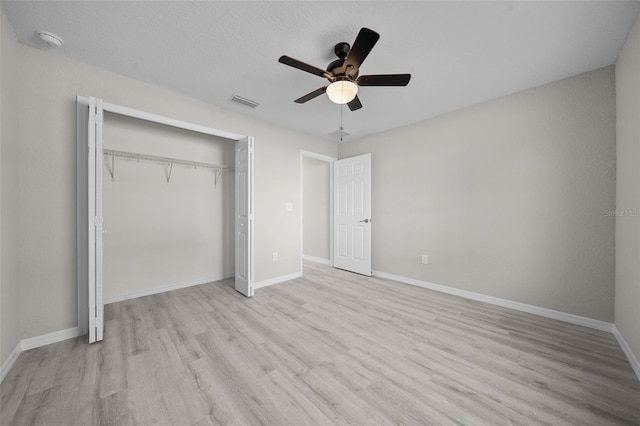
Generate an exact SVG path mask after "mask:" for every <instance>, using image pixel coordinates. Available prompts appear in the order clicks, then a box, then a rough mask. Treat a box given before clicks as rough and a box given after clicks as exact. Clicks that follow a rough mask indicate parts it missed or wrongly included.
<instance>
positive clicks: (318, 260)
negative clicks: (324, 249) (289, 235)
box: [302, 254, 331, 265]
mask: <svg viewBox="0 0 640 426" xmlns="http://www.w3.org/2000/svg"><path fill="white" fill-rule="evenodd" d="M302 260H308V261H310V262H315V263H321V264H323V265H331V261H330V260H329V259H324V258H322V257H315V256H309V255H308V254H303V255H302Z"/></svg>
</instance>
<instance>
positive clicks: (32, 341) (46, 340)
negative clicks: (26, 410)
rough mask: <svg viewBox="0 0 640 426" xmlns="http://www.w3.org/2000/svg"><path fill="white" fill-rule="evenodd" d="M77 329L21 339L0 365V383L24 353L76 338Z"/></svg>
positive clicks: (77, 334)
mask: <svg viewBox="0 0 640 426" xmlns="http://www.w3.org/2000/svg"><path fill="white" fill-rule="evenodd" d="M79 335H80V334H79V332H78V327H73V328H68V329H66V330H60V331H54V332H53V333H49V334H43V335H42V336H36V337H31V338H29V339H23V340H21V341H20V342H18V345H17V346H16V348H15V349H14V350H13V352H11V355H9V358H7V360H6V361H5V362H4V364H2V368H0V383H2V381H3V380H4V378H5V377H6V376H7V374H8V373H9V370H11V367H13V364H14V363H15V362H16V360H17V359H18V356H20V354H21V353H22V352H24V351H28V350H29V349H35V348H39V347H40V346H45V345H50V344H52V343H57V342H62V341H63V340H67V339H73V338H76V337H78V336H79Z"/></svg>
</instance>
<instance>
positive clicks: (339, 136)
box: [329, 129, 350, 142]
mask: <svg viewBox="0 0 640 426" xmlns="http://www.w3.org/2000/svg"><path fill="white" fill-rule="evenodd" d="M349 135H350V133H347V132H345V131H344V130H342V129H338V130H336V131H335V132H332V133H329V136H331V137H332V138H333V139H337V140H339V141H340V142H342V139H344V138H346V137H347V136H349Z"/></svg>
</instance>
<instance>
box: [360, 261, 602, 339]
mask: <svg viewBox="0 0 640 426" xmlns="http://www.w3.org/2000/svg"><path fill="white" fill-rule="evenodd" d="M372 275H373V276H375V277H380V278H386V279H389V280H393V281H398V282H401V283H404V284H411V285H415V286H418V287H422V288H428V289H430V290H435V291H439V292H441V293H447V294H452V295H454V296H460V297H464V298H466V299H471V300H476V301H478V302H484V303H490V304H492V305H498V306H502V307H505V308H510V309H514V310H516V311H521V312H527V313H530V314H535V315H540V316H542V317H546V318H552V319H556V320H560V321H564V322H568V323H571V324H576V325H582V326H584V327H589V328H593V329H596V330H600V331H607V332H609V333H613V324H612V323H610V322H605V321H599V320H595V319H591V318H587V317H582V316H579V315H573V314H568V313H565V312H560V311H555V310H553V309H547V308H541V307H539V306H534V305H527V304H526V303H520V302H514V301H512V300H507V299H500V298H498V297H493V296H486V295H484V294H480V293H474V292H472V291H467V290H460V289H457V288H454V287H447V286H444V285H440V284H433V283H430V282H426V281H420V280H416V279H413V278H407V277H401V276H398V275H393V274H388V273H386V272H379V271H372Z"/></svg>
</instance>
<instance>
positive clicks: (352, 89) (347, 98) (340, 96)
mask: <svg viewBox="0 0 640 426" xmlns="http://www.w3.org/2000/svg"><path fill="white" fill-rule="evenodd" d="M357 94H358V85H357V84H355V83H353V82H351V81H334V82H333V83H331V84H330V85H329V86H328V87H327V95H328V96H329V99H331V101H333V102H335V103H337V104H348V103H349V102H351V101H352V100H353V98H355V97H356V95H357Z"/></svg>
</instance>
